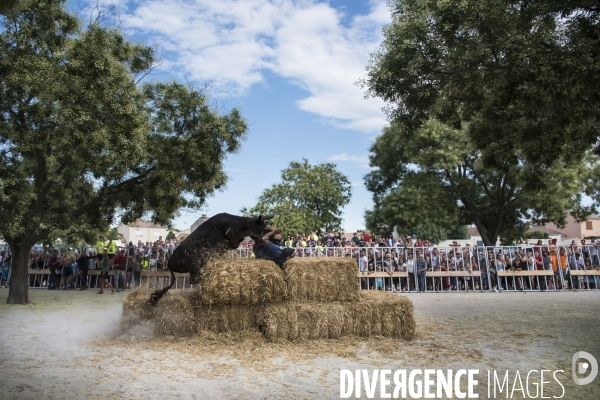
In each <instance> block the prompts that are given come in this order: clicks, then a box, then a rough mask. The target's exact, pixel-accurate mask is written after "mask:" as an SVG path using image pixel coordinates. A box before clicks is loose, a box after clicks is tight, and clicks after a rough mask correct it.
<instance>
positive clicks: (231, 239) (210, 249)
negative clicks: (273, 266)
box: [150, 213, 275, 304]
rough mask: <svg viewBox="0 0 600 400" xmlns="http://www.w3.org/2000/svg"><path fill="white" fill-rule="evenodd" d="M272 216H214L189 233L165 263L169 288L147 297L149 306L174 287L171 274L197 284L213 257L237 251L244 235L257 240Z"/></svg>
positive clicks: (269, 228) (222, 214)
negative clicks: (176, 274) (169, 273)
mask: <svg viewBox="0 0 600 400" xmlns="http://www.w3.org/2000/svg"><path fill="white" fill-rule="evenodd" d="M273 217H275V216H274V215H267V216H265V217H263V216H261V215H259V216H258V217H256V218H247V217H239V216H237V215H231V214H227V213H221V214H217V215H215V216H214V217H212V218H209V219H208V220H207V221H206V222H204V223H203V224H202V225H200V226H199V227H198V229H196V230H195V231H194V232H192V233H191V234H190V235H189V236H188V237H187V238H186V239H185V240H184V241H183V242H181V244H180V245H179V246H177V248H176V249H175V250H174V251H173V254H172V255H171V257H170V258H169V261H168V262H167V267H168V268H169V271H170V272H171V283H170V284H169V286H167V287H165V288H163V289H161V290H157V291H156V292H154V293H152V294H151V295H150V304H156V302H158V300H160V299H161V298H162V297H163V296H164V294H165V293H167V292H168V291H169V289H171V288H172V287H173V285H174V284H175V274H174V272H178V273H189V274H190V283H191V284H196V283H198V282H200V277H201V273H202V269H203V268H204V266H205V265H206V262H207V261H208V260H209V259H210V258H211V257H214V256H218V255H223V254H225V252H227V251H228V250H234V249H237V248H238V247H239V245H240V243H241V242H242V240H244V238H245V237H246V236H250V237H251V238H252V239H254V240H261V239H262V237H263V235H264V234H265V232H271V231H272V230H273V229H272V227H267V226H266V223H267V221H268V220H269V219H271V218H273Z"/></svg>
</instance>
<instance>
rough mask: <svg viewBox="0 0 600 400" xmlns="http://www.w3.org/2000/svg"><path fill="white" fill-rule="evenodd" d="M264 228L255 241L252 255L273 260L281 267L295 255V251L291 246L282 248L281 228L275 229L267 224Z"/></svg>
mask: <svg viewBox="0 0 600 400" xmlns="http://www.w3.org/2000/svg"><path fill="white" fill-rule="evenodd" d="M265 230H266V231H268V232H267V233H266V234H265V235H264V236H263V237H262V238H260V239H259V240H257V241H256V244H255V245H254V256H255V257H256V258H261V259H264V260H271V261H274V262H275V263H276V264H277V265H278V266H279V268H281V269H283V264H284V263H285V262H286V261H287V260H288V259H290V258H294V257H295V256H296V252H295V250H294V249H293V248H291V247H286V248H284V249H282V248H281V247H280V246H281V242H282V240H283V237H282V236H281V229H275V228H274V227H273V226H272V225H270V224H267V225H266V226H265Z"/></svg>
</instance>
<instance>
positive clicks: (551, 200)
mask: <svg viewBox="0 0 600 400" xmlns="http://www.w3.org/2000/svg"><path fill="white" fill-rule="evenodd" d="M497 151H498V153H499V154H498V160H499V161H498V162H496V163H493V164H488V163H486V162H485V160H484V159H483V158H482V157H481V151H480V150H479V149H478V148H477V146H476V145H475V143H473V142H472V141H471V140H470V139H469V136H468V134H467V133H466V132H465V131H462V130H457V129H453V128H451V127H449V126H447V125H445V124H443V123H441V122H439V121H437V120H430V121H427V122H426V123H425V124H423V126H422V127H421V128H419V129H416V130H409V129H406V127H405V126H404V125H402V124H399V123H392V124H391V126H390V127H387V128H385V129H384V131H383V134H382V135H381V136H379V137H378V138H377V139H376V141H375V143H374V144H373V146H372V147H371V165H373V166H375V167H378V168H377V169H375V170H374V171H372V172H371V173H369V174H368V175H367V176H366V184H367V188H368V189H369V190H370V191H372V192H373V199H374V203H375V206H374V209H373V210H371V211H369V212H367V220H368V221H371V223H373V222H375V223H377V222H380V223H383V222H386V223H388V224H389V225H390V226H392V227H394V226H395V227H397V228H398V229H399V230H401V231H407V230H414V229H417V230H418V229H423V226H431V225H435V226H438V227H440V228H441V229H443V230H445V231H451V230H453V229H455V228H456V227H457V226H460V225H465V224H471V223H474V224H475V225H476V226H477V228H478V230H479V232H480V234H481V237H482V240H483V242H484V244H485V245H494V244H495V243H496V240H497V239H498V238H502V239H503V240H504V241H508V242H510V241H512V240H514V239H515V238H519V237H521V236H522V235H523V233H524V231H525V230H526V229H527V226H528V223H529V222H530V221H534V222H536V223H544V222H549V221H552V222H555V223H557V224H559V225H562V224H564V223H565V222H566V216H567V213H568V212H572V213H574V214H575V215H576V216H580V217H583V216H585V215H587V214H588V213H589V212H590V211H591V209H590V208H586V207H582V206H581V200H582V198H581V194H582V192H584V191H585V190H586V188H587V187H588V186H589V185H590V184H592V183H593V179H592V177H593V175H592V171H593V170H594V169H593V168H591V165H596V164H597V162H595V160H594V158H592V157H588V158H582V159H580V160H579V161H578V162H571V163H569V164H565V163H563V162H559V161H557V162H555V163H554V164H553V165H552V166H550V167H548V168H546V169H544V170H542V171H540V170H538V169H536V168H534V167H532V166H531V164H530V163H527V162H525V161H524V160H523V159H522V158H520V157H519V154H518V153H516V152H514V151H511V148H510V147H508V148H507V149H503V148H498V150H497ZM500 161H502V165H499V162H500ZM408 233H410V232H408Z"/></svg>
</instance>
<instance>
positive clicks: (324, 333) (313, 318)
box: [259, 303, 344, 341]
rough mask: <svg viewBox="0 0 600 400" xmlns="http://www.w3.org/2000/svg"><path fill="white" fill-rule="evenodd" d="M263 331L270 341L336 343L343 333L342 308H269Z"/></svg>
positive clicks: (311, 305) (306, 305)
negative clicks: (331, 340) (326, 341)
mask: <svg viewBox="0 0 600 400" xmlns="http://www.w3.org/2000/svg"><path fill="white" fill-rule="evenodd" d="M261 314H262V315H261V317H260V322H259V324H260V328H261V330H262V331H263V334H264V335H265V337H266V338H267V339H268V340H275V339H286V340H291V341H296V340H306V339H337V338H339V337H340V335H341V332H342V329H341V328H342V324H343V314H344V312H343V306H342V305H341V304H340V303H280V304H267V305H265V307H264V309H263V310H262V313H261Z"/></svg>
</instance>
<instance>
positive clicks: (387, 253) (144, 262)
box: [0, 232, 600, 293]
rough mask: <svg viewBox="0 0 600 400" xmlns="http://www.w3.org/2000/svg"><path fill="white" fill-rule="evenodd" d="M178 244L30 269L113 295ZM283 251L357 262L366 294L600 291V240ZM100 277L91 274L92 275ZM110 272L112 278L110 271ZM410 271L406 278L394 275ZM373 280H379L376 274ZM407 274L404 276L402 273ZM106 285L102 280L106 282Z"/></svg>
mask: <svg viewBox="0 0 600 400" xmlns="http://www.w3.org/2000/svg"><path fill="white" fill-rule="evenodd" d="M177 245H178V242H177V241H176V240H167V241H165V240H163V239H162V237H160V238H159V239H158V240H157V241H156V242H154V243H150V242H146V243H143V242H141V241H138V242H137V244H134V243H133V242H129V244H128V245H127V246H120V245H118V244H117V243H116V242H115V241H113V240H105V239H104V238H103V237H100V238H99V240H98V241H97V243H96V244H95V245H93V246H84V247H83V248H81V249H73V248H68V247H67V248H64V249H62V250H61V249H52V251H51V252H50V253H44V252H43V251H42V250H40V249H39V248H37V249H36V248H33V249H32V251H31V253H30V258H29V266H30V269H32V270H37V271H40V270H45V269H47V270H49V271H48V272H49V273H48V274H30V278H29V279H30V281H29V283H30V286H31V287H44V288H48V289H49V290H57V289H62V290H69V289H71V290H74V289H79V290H86V289H87V288H88V287H99V288H100V291H99V293H102V292H103V289H104V283H106V284H110V283H111V280H112V288H113V290H114V291H118V290H121V289H126V288H131V287H133V286H137V285H139V284H140V279H141V273H142V272H144V271H149V272H153V271H168V268H167V263H168V260H169V258H170V256H171V254H172V252H173V250H174V249H175V248H176V247H177ZM253 246H254V242H253V241H252V240H250V239H248V241H244V242H242V243H241V245H240V247H239V249H238V251H237V252H234V253H233V255H235V256H239V257H254V254H253ZM282 247H287V248H291V249H293V251H294V252H295V256H296V257H349V258H353V259H355V260H356V263H357V268H358V272H359V277H360V279H359V282H360V286H361V288H362V289H370V290H387V291H392V292H396V291H397V292H424V291H435V292H438V291H453V290H459V291H460V290H465V291H468V290H490V291H495V292H499V291H502V290H522V291H524V290H542V291H545V290H561V289H574V290H578V289H592V288H598V280H599V276H597V275H589V276H582V275H573V274H571V271H575V270H600V260H599V251H598V250H599V247H600V239H598V240H596V239H595V238H592V239H591V240H590V241H586V240H585V239H583V240H580V241H575V240H573V241H572V243H571V244H570V245H558V244H557V243H556V240H548V241H547V243H544V242H543V241H542V240H539V241H538V242H537V243H536V244H522V245H518V246H508V247H482V246H471V245H470V244H468V243H467V244H466V245H463V246H461V245H459V244H458V242H457V241H455V242H453V243H452V244H451V245H450V246H448V247H445V248H441V247H439V246H438V245H437V244H436V243H433V242H431V241H428V240H421V239H419V238H417V237H415V236H414V235H406V234H403V235H399V236H394V235H389V236H387V237H377V236H375V235H371V234H369V233H367V232H362V233H354V234H352V237H348V238H347V237H344V236H343V235H342V234H340V233H339V232H330V233H325V234H323V235H321V236H319V235H317V233H316V232H311V233H310V234H308V235H307V234H304V233H299V234H296V235H289V236H287V237H286V238H284V241H283V243H282ZM10 263H11V258H10V252H9V251H8V249H5V250H3V251H2V252H1V253H0V265H1V271H2V275H1V280H0V285H2V286H6V285H7V284H8V280H9V268H10ZM95 270H97V271H101V273H100V275H98V274H89V271H95ZM533 270H537V271H541V270H546V271H552V273H551V274H547V275H529V276H528V275H525V276H505V275H506V274H502V272H503V271H506V272H511V271H533ZM109 271H112V274H111V275H112V277H109V276H108V272H109ZM433 271H436V272H446V271H450V272H451V271H462V272H468V273H466V274H454V275H453V276H450V275H452V274H448V276H439V275H444V274H434V275H436V276H430V277H428V276H427V272H433ZM395 272H406V273H407V274H406V276H393V275H394V273H395ZM371 274H373V275H374V276H370V275H371ZM399 275H402V274H399ZM101 279H102V280H103V281H104V283H102V281H101Z"/></svg>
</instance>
